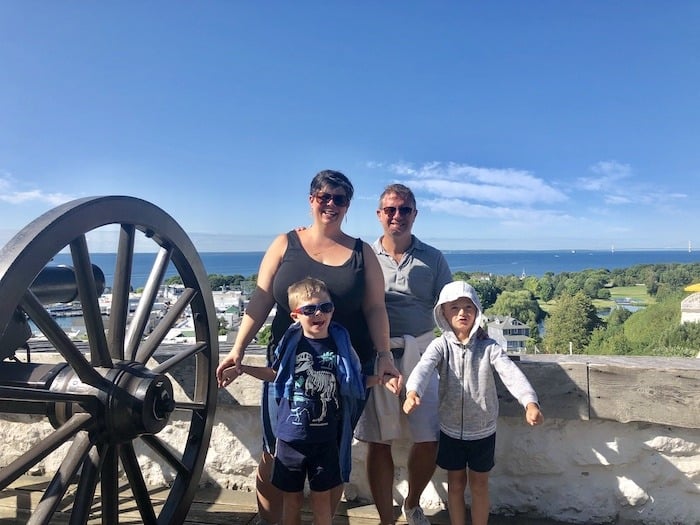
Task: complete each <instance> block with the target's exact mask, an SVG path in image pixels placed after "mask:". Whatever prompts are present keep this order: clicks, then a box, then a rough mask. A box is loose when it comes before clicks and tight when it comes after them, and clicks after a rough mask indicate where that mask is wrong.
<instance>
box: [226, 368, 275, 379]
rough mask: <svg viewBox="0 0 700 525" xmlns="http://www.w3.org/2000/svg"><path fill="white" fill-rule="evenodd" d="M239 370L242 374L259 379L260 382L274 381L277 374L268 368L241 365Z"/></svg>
mask: <svg viewBox="0 0 700 525" xmlns="http://www.w3.org/2000/svg"><path fill="white" fill-rule="evenodd" d="M241 369H242V373H244V374H248V375H249V376H252V377H254V378H256V379H260V380H261V381H268V382H270V381H274V380H275V377H276V376H277V372H276V371H275V370H274V369H272V368H270V367H269V366H253V365H241ZM234 379H235V378H234Z"/></svg>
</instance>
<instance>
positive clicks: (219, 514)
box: [0, 476, 566, 525]
mask: <svg viewBox="0 0 700 525" xmlns="http://www.w3.org/2000/svg"><path fill="white" fill-rule="evenodd" d="M45 487H46V481H45V480H44V479H43V478H37V477H33V476H24V477H22V478H20V479H19V480H18V481H16V482H15V483H13V484H12V485H11V486H10V487H9V488H8V489H6V490H4V491H2V492H0V525H19V524H25V523H27V520H28V519H29V511H28V509H30V508H32V507H33V506H34V505H36V502H37V501H38V498H39V496H40V494H41V493H40V492H39V491H40V490H43V489H44V488H45ZM128 496H129V495H128V494H124V495H123V496H122V498H123V499H126V500H128ZM151 498H152V500H153V502H154V505H155V506H156V508H157V506H158V501H159V492H158V491H157V490H154V491H153V492H152V493H151ZM73 504H77V503H74V502H72V501H69V502H68V503H66V505H65V506H64V507H62V508H61V509H59V512H57V513H56V514H55V515H54V519H53V520H52V524H54V523H55V524H56V525H62V524H67V523H68V517H69V514H68V511H70V508H71V507H72V505H73ZM396 515H397V516H399V515H400V509H399V508H398V507H396ZM426 515H427V516H428V519H430V522H431V523H432V524H433V525H449V523H450V521H449V516H448V515H447V511H444V510H434V511H430V510H426ZM333 522H334V524H335V525H377V524H378V523H379V518H378V516H377V512H376V510H375V508H374V506H373V505H367V504H360V503H352V502H342V503H341V505H340V508H339V509H338V513H337V515H336V517H335V519H334V520H333ZM100 523H101V520H100V519H99V517H98V516H96V517H95V518H94V519H90V520H89V525H99V524H100ZM119 523H120V525H126V524H129V525H141V519H140V516H139V514H138V512H137V511H136V509H135V508H134V509H133V510H130V511H128V512H125V513H123V514H121V515H120V521H119ZM184 523H185V524H186V525H257V523H258V515H257V509H256V505H255V494H254V493H252V492H239V491H232V490H222V489H216V488H206V489H200V490H199V491H198V492H197V494H196V496H195V500H194V502H193V504H192V506H191V507H190V511H189V513H188V514H187V517H186V518H185V522H184ZM302 523H304V524H307V523H308V524H310V523H312V516H311V513H310V512H305V514H304V516H303V517H302ZM397 523H399V524H401V523H404V524H405V523H406V522H405V520H404V519H403V516H401V517H400V518H399V519H398V520H397ZM468 523H470V522H469V521H467V524H468ZM489 524H490V525H506V524H507V525H566V524H565V523H564V522H558V521H551V520H543V519H541V518H528V517H519V516H518V517H513V516H494V515H492V516H491V518H490V519H489Z"/></svg>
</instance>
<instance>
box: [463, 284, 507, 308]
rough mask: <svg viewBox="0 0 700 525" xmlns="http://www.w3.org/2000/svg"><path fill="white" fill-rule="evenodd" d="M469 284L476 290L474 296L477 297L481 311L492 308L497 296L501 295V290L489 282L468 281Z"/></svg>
mask: <svg viewBox="0 0 700 525" xmlns="http://www.w3.org/2000/svg"><path fill="white" fill-rule="evenodd" d="M469 284H471V285H472V286H473V287H474V290H476V294H477V295H478V296H479V301H480V302H481V308H482V309H483V310H487V309H488V308H490V307H491V306H493V304H494V303H495V302H496V300H497V299H498V294H500V293H501V290H499V289H498V288H496V285H495V284H493V283H492V282H491V281H490V280H486V279H479V280H477V281H470V282H469Z"/></svg>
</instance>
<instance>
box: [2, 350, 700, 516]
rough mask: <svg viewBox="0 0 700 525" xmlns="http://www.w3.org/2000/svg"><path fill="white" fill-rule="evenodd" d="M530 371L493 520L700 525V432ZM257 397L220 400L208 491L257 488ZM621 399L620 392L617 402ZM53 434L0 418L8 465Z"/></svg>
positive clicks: (501, 438)
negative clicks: (614, 413)
mask: <svg viewBox="0 0 700 525" xmlns="http://www.w3.org/2000/svg"><path fill="white" fill-rule="evenodd" d="M690 361H695V360H690ZM524 370H526V372H527V373H528V375H529V377H531V380H532V379H533V378H534V381H533V383H535V384H536V389H537V390H538V393H539V395H540V399H541V402H542V406H543V411H544V414H545V418H546V420H545V423H544V424H543V425H542V426H539V427H530V426H528V425H526V424H525V421H524V418H523V417H521V416H520V415H518V416H515V415H508V416H502V417H501V418H500V419H499V427H498V433H497V449H496V467H495V468H494V470H493V471H492V475H491V478H490V487H491V501H492V511H493V512H494V513H498V514H512V515H527V516H529V517H542V518H549V519H554V520H559V521H565V522H570V523H585V524H598V523H600V524H603V523H617V524H632V523H635V524H650V525H651V524H654V525H681V524H682V525H700V428H698V427H700V425H694V424H684V425H683V426H677V425H669V424H659V423H654V422H638V421H637V422H627V423H623V422H620V421H615V420H611V419H601V418H599V417H595V416H591V417H590V418H589V417H587V414H583V412H585V411H582V409H581V408H580V407H578V406H573V404H572V402H571V401H570V400H571V399H574V400H578V399H580V398H581V396H584V397H585V396H587V393H583V394H582V393H581V392H579V391H578V390H579V389H574V390H575V391H574V390H572V389H569V391H568V392H566V393H565V394H562V393H559V394H556V396H559V397H565V398H566V399H567V400H568V401H565V402H563V403H562V404H560V405H559V407H558V408H557V406H555V405H554V404H553V403H554V399H555V397H556V396H555V394H554V393H553V394H551V397H550V398H549V402H548V395H549V393H548V391H547V389H546V388H545V387H544V386H543V379H546V377H545V378H541V377H540V378H538V377H537V374H532V371H531V370H528V368H527V367H525V368H524ZM691 372H692V371H691ZM570 375H573V374H570ZM687 376H688V374H686V377H685V378H684V381H685V383H684V384H685V385H686V387H687V385H688V382H687V381H688V377H687ZM691 376H692V377H691V378H690V387H687V388H690V390H691V392H694V394H695V398H696V399H697V398H698V397H699V396H698V394H699V392H698V391H697V384H698V382H697V375H692V374H691ZM635 377H636V376H635ZM553 382H554V381H553ZM569 386H570V385H569ZM553 388H554V387H553ZM557 388H562V387H561V383H560V384H559V387H556V388H554V390H556V389H557ZM259 389H260V383H259V382H257V381H256V380H253V379H252V378H241V380H239V381H237V382H235V383H234V384H232V385H231V386H229V387H228V388H227V389H225V390H221V391H220V392H219V401H218V406H217V411H216V417H215V422H214V426H213V432H212V438H211V442H210V446H209V450H208V455H207V460H206V465H205V471H204V474H203V476H202V479H201V484H202V485H210V486H220V487H222V488H225V489H236V490H242V491H254V490H255V470H256V466H257V460H258V458H259V456H260V452H261V438H260V436H261V427H260V416H259V406H258V399H259ZM623 397H624V396H622V393H621V396H620V399H623ZM676 402H678V401H676ZM693 402H694V401H693ZM503 403H505V400H502V410H503V412H504V413H510V412H513V408H512V406H510V405H508V404H507V403H506V404H505V405H504V404H503ZM621 403H623V402H621ZM548 404H550V405H551V406H550V408H549V409H548ZM691 406H692V407H694V406H695V405H692V403H691ZM562 407H563V408H562ZM572 407H573V408H572ZM548 410H549V412H548ZM571 413H574V414H575V415H574V416H571V415H570V414H571ZM552 414H554V417H553V416H552ZM567 414H569V415H567ZM582 414H583V415H582ZM698 417H700V414H695V415H692V417H691V418H690V419H689V421H691V422H692V421H695V420H697V418H698ZM30 421H31V422H30ZM171 423H172V424H171V425H169V426H168V427H166V429H165V430H164V431H163V432H161V434H159V437H161V438H163V439H165V440H167V441H172V442H173V443H177V442H178V440H179V439H180V433H179V428H180V424H179V422H178V421H177V420H171ZM50 430H51V429H50V426H49V425H48V423H46V422H45V420H43V419H41V418H38V417H35V416H33V417H32V418H30V416H17V415H2V414H0V458H1V461H2V464H3V465H5V464H7V463H9V461H11V460H12V459H13V458H15V457H17V456H18V455H19V454H20V453H21V452H22V451H24V450H27V448H28V447H30V446H32V444H33V443H35V442H36V441H38V440H39V439H40V437H41V436H42V435H44V434H45V433H48V432H50ZM394 450H395V454H394V456H395V462H396V470H395V479H396V490H395V494H394V497H395V500H396V502H397V504H400V503H401V502H402V501H403V497H404V496H405V494H406V457H407V450H408V443H406V442H399V443H397V444H396V445H395V449H394ZM138 451H139V453H140V454H141V457H140V461H141V463H142V466H143V471H144V473H145V477H146V481H147V483H149V484H153V485H156V484H158V483H159V482H162V480H163V479H165V480H166V481H167V480H168V479H169V477H170V476H171V473H169V472H167V471H166V472H164V471H163V469H162V465H160V464H158V463H157V462H155V460H154V458H153V457H152V455H149V450H148V449H147V448H146V447H143V448H139V450H138ZM365 453H366V447H365V445H364V444H363V443H359V442H356V443H355V444H354V446H353V472H352V478H351V483H349V484H348V485H347V487H346V490H345V497H346V499H349V500H361V501H367V502H369V501H370V492H369V488H368V485H367V481H366V477H365V463H364V458H365ZM55 456H56V455H53V454H52V455H51V456H49V457H48V458H47V459H46V460H44V461H42V463H41V464H40V465H39V466H38V467H37V468H35V469H34V470H33V471H32V472H30V474H36V475H46V474H47V473H48V472H51V471H52V470H54V469H55V468H56V466H57V464H58V463H60V458H58V457H55ZM446 499H447V487H446V478H445V474H444V472H442V471H440V469H438V471H437V472H436V474H435V476H434V478H433V481H432V482H431V484H430V485H429V487H428V489H427V490H426V491H425V493H424V494H423V498H422V504H423V505H424V506H425V507H426V508H438V507H440V508H444V506H445V501H446ZM467 501H469V497H468V494H467Z"/></svg>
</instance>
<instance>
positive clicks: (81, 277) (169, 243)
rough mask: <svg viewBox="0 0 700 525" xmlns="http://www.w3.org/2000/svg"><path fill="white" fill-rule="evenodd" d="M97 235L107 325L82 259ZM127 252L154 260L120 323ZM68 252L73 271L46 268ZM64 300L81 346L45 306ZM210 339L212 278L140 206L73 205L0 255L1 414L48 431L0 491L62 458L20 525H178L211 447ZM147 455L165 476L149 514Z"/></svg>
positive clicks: (12, 463)
mask: <svg viewBox="0 0 700 525" xmlns="http://www.w3.org/2000/svg"><path fill="white" fill-rule="evenodd" d="M97 233H99V234H100V237H103V236H105V235H106V236H112V238H113V244H112V246H113V248H112V249H108V250H104V249H102V251H111V252H113V253H116V264H115V268H114V272H113V275H114V278H113V282H112V283H109V285H110V286H109V288H110V289H111V310H110V314H109V316H108V317H105V316H104V315H103V313H102V312H101V309H100V305H99V297H100V295H101V294H102V293H103V291H104V289H105V286H106V284H107V283H105V277H104V274H103V272H102V270H101V269H100V268H97V267H96V266H94V265H93V264H92V262H91V255H90V254H91V250H90V248H89V244H90V239H91V237H92V236H93V235H97ZM144 245H146V246H148V248H149V249H148V250H146V249H142V248H141V247H142V246H144ZM136 247H139V251H152V252H155V261H154V263H153V266H152V268H151V271H150V275H149V277H148V280H147V282H146V284H145V287H144V289H143V293H142V294H141V295H140V299H139V302H138V306H137V307H136V310H135V311H134V312H133V313H130V311H129V310H130V309H129V299H130V296H131V290H132V283H131V273H132V267H133V261H134V253H135V250H136ZM66 250H67V251H68V252H69V253H70V256H71V260H72V263H73V264H72V268H66V267H57V266H52V265H51V261H52V259H53V258H54V257H55V256H56V255H57V254H58V253H62V252H64V251H66ZM93 253H94V252H93ZM173 267H174V268H175V270H176V271H177V273H178V275H179V276H180V278H181V280H182V283H183V285H184V290H183V292H182V294H181V295H180V296H179V298H178V299H177V301H176V302H174V303H173V304H172V305H171V306H170V308H169V310H168V311H167V313H165V315H163V316H162V318H161V319H160V320H159V321H158V323H157V325H156V326H155V328H154V329H152V330H151V329H150V328H149V333H146V331H147V329H146V327H147V325H148V323H149V318H150V316H151V312H152V310H153V307H154V304H155V302H156V300H157V297H158V293H159V290H160V288H161V285H162V284H163V279H164V276H165V274H166V271H167V270H168V269H169V268H173ZM74 300H78V301H79V302H80V307H81V308H80V310H81V315H82V318H83V319H82V320H83V322H84V325H85V332H86V337H85V338H84V339H83V341H75V340H72V339H71V338H70V337H69V336H68V335H67V334H66V332H65V331H64V330H63V329H62V328H61V326H60V325H59V324H58V322H57V320H56V318H55V317H53V316H52V315H51V312H50V311H49V309H48V307H47V305H48V304H51V303H60V302H71V301H74ZM186 314H187V315H190V314H191V317H192V320H193V324H194V333H195V342H194V343H192V344H189V345H185V347H184V348H180V351H179V352H177V353H174V354H173V355H168V356H167V357H165V358H161V359H160V360H159V359H156V357H157V356H156V352H157V351H158V350H159V348H160V347H161V346H162V344H163V341H164V339H165V337H166V335H167V333H168V331H169V330H170V329H171V328H173V327H174V326H175V324H176V323H177V322H178V320H179V319H180V318H181V317H182V316H184V315H186ZM30 323H31V326H33V327H34V330H36V332H34V333H35V334H36V333H37V332H38V333H39V334H41V336H42V338H43V337H45V338H46V340H47V341H48V343H49V344H50V347H51V348H52V351H53V352H55V353H56V355H57V356H58V358H57V361H58V362H57V363H55V364H47V363H36V362H33V359H31V354H30V346H31V344H32V343H31V339H30V336H32V335H33V334H32V328H30ZM217 332H218V323H217V319H216V312H215V309H214V303H213V298H212V294H211V290H210V288H209V282H208V277H207V274H206V272H205V270H204V267H203V265H202V262H201V259H200V257H199V255H198V254H197V252H196V250H195V248H194V246H193V244H192V242H191V241H190V239H189V237H188V236H187V234H186V233H185V232H184V230H183V229H182V228H181V227H180V226H179V225H178V224H177V223H176V222H175V221H174V220H173V219H172V218H171V217H170V216H169V215H168V214H166V213H165V212H164V211H163V210H161V209H160V208H158V207H156V206H155V205H153V204H151V203H148V202H146V201H143V200H140V199H137V198H133V197H126V196H108V197H90V198H84V199H79V200H75V201H72V202H69V203H66V204H64V205H61V206H58V207H57V208H55V209H53V210H51V211H49V212H47V213H45V214H44V215H42V216H41V217H39V218H37V219H36V220H34V221H33V222H31V223H30V224H29V225H27V226H26V227H25V228H24V229H22V230H21V231H20V232H19V233H18V234H17V235H16V236H15V237H14V238H12V239H11V240H10V241H9V242H8V243H7V244H6V245H5V246H4V248H2V250H1V251H0V415H2V414H33V415H37V416H40V417H45V418H46V420H47V421H49V422H50V424H51V428H52V431H51V432H49V433H48V435H46V436H45V437H43V438H42V439H40V440H39V441H38V442H37V443H34V444H32V446H31V447H30V448H29V449H28V450H26V451H24V452H21V451H20V452H18V455H17V457H15V458H12V459H10V460H8V458H2V461H3V462H2V466H1V467H0V490H4V489H6V488H7V487H9V486H10V485H11V484H12V483H13V482H15V481H16V480H18V479H19V478H20V477H22V476H24V475H26V474H27V473H29V472H31V471H32V469H34V468H35V467H36V466H37V465H38V464H39V463H40V462H41V461H42V460H44V459H45V458H46V457H47V456H49V455H50V454H61V457H60V459H59V463H60V466H59V467H58V469H57V470H56V472H55V473H52V476H50V480H49V481H48V483H46V484H45V488H44V490H43V491H42V493H41V496H40V498H39V501H38V502H37V503H36V504H35V505H33V506H32V508H31V509H30V510H29V512H28V518H27V520H28V521H27V523H30V524H49V523H56V522H57V521H59V520H58V513H59V511H60V513H61V516H64V515H66V514H67V515H69V518H68V522H69V523H70V524H76V525H77V524H86V523H94V522H98V523H99V522H101V523H103V524H109V525H117V524H119V523H126V522H127V521H125V520H126V518H124V517H123V516H124V514H125V512H126V510H127V509H130V510H133V509H134V507H136V508H137V509H138V513H139V514H140V520H141V523H144V524H161V525H166V524H168V525H176V524H181V523H183V521H184V520H185V517H186V515H187V513H188V510H189V507H190V505H191V503H192V499H193V497H194V492H195V490H196V489H197V487H198V484H199V480H200V477H201V474H202V470H203V467H204V460H205V457H206V452H207V448H208V446H209V438H210V435H211V427H212V421H213V418H214V410H215V406H216V396H217V385H216V379H215V369H216V366H217V364H218V357H219V348H218V336H217ZM180 346H182V345H180ZM179 367H183V370H186V372H185V373H186V374H188V375H189V376H190V377H191V376H192V375H194V378H193V379H194V380H193V381H192V383H191V384H190V385H189V386H185V387H183V386H182V385H176V384H175V380H174V379H173V377H175V375H176V374H175V372H176V371H177V370H178V368H179ZM180 375H182V374H180ZM174 415H177V422H178V428H177V432H178V433H182V432H185V433H186V439H183V440H180V441H178V442H175V441H173V440H169V439H167V434H168V432H167V431H164V430H166V429H167V428H168V426H169V425H171V424H172V420H173V419H174ZM177 443H184V444H182V445H178V444H177ZM144 445H145V447H144ZM144 448H146V449H147V450H149V451H150V452H151V453H152V454H150V455H151V456H153V457H155V458H157V461H159V463H160V464H161V468H162V469H163V471H164V472H166V473H167V476H166V477H167V479H168V482H167V486H165V487H163V490H164V491H165V496H164V497H163V498H162V499H159V500H158V502H156V501H155V500H154V499H152V497H151V492H149V489H150V487H149V486H148V485H147V483H146V480H145V477H144V474H143V472H142V466H141V464H140V461H142V459H141V458H140V456H139V454H138V451H139V450H142V449H144ZM125 491H126V492H125ZM125 493H126V494H128V496H127V497H125V496H124V495H125ZM68 498H70V500H71V503H70V505H67V504H66V500H67V499H68ZM67 507H68V508H69V510H68V512H66V508H67ZM70 507H72V509H70ZM62 520H63V518H62ZM96 520H97V521H96ZM129 522H130V523H133V521H129Z"/></svg>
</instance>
